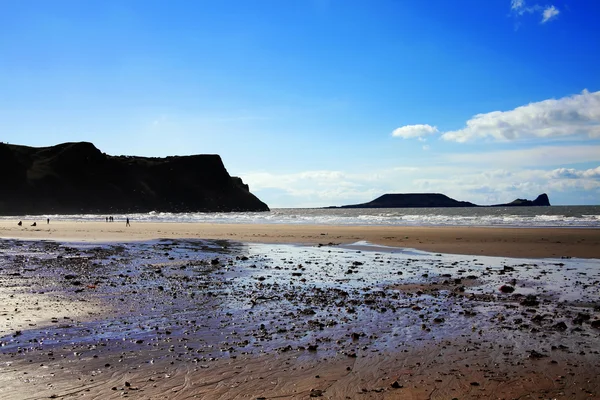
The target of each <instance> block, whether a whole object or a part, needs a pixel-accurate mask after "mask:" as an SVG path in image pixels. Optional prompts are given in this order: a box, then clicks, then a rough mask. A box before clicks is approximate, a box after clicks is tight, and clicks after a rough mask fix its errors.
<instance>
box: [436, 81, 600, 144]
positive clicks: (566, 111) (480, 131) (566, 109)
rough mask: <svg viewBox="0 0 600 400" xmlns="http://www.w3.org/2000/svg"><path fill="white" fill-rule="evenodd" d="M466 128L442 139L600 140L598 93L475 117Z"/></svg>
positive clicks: (531, 104)
mask: <svg viewBox="0 0 600 400" xmlns="http://www.w3.org/2000/svg"><path fill="white" fill-rule="evenodd" d="M466 125H467V126H466V127H465V128H463V129H459V130H457V131H450V132H446V133H444V134H443V135H442V139H444V140H451V141H456V142H466V141H469V140H473V139H478V138H486V137H490V138H493V139H496V140H500V141H506V140H516V139H525V138H536V137H537V138H553V137H564V136H574V135H581V136H586V137H588V138H600V91H598V92H594V93H590V92H588V91H587V90H584V91H583V92H582V93H581V94H578V95H574V96H570V97H563V98H561V99H558V100H555V99H550V100H544V101H540V102H537V103H530V104H528V105H526V106H521V107H517V108H515V109H514V110H510V111H493V112H489V113H486V114H477V115H475V116H474V117H473V118H471V119H470V120H468V121H467V123H466Z"/></svg>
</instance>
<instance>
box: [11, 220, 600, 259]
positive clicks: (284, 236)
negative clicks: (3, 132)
mask: <svg viewBox="0 0 600 400" xmlns="http://www.w3.org/2000/svg"><path fill="white" fill-rule="evenodd" d="M24 225H25V226H17V221H11V220H2V221H0V238H2V239H24V240H53V241H72V242H130V241H147V240H154V239H212V240H230V241H235V242H241V243H244V242H247V243H268V244H277V243H281V244H283V243H287V244H300V245H338V244H352V243H356V242H359V241H366V242H369V243H372V244H375V245H382V246H388V247H396V248H411V249H417V250H422V251H428V252H433V253H446V254H463V255H481V256H495V257H512V258H570V257H576V258H594V259H595V258H598V259H600V229H596V228H539V227H534V228H508V227H462V226H461V227H429V226H411V227H406V226H372V225H369V226H358V225H300V224H298V225H291V224H237V223H236V224H219V223H188V222H186V223H175V222H136V221H131V226H130V227H126V226H125V223H123V222H113V223H110V222H109V223H106V222H97V221H50V224H46V223H40V224H39V225H37V226H36V227H32V226H30V222H29V221H28V222H26V223H25V224H24Z"/></svg>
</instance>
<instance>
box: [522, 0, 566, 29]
mask: <svg viewBox="0 0 600 400" xmlns="http://www.w3.org/2000/svg"><path fill="white" fill-rule="evenodd" d="M510 10H511V11H512V13H513V14H514V15H515V16H516V17H520V16H522V15H524V14H538V13H539V15H540V16H541V18H542V20H541V23H542V24H544V23H546V22H548V21H551V20H553V19H556V17H557V16H558V14H560V11H559V9H558V8H556V7H555V6H554V5H546V6H542V5H539V4H534V5H527V3H526V2H525V0H511V2H510Z"/></svg>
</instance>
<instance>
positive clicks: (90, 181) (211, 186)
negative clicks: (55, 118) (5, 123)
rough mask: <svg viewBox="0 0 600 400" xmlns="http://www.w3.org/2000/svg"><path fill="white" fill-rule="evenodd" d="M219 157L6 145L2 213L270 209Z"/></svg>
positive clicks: (1, 154)
mask: <svg viewBox="0 0 600 400" xmlns="http://www.w3.org/2000/svg"><path fill="white" fill-rule="evenodd" d="M268 210H269V208H268V207H267V205H266V204H265V203H263V202H262V201H260V200H259V199H258V198H257V197H256V196H254V195H253V194H252V193H250V191H249V189H248V185H245V184H244V183H243V182H242V180H241V179H240V178H237V177H231V176H230V175H229V173H228V172H227V170H226V169H225V166H224V165H223V162H222V161H221V158H220V157H219V156H218V155H193V156H173V157H166V158H149V157H133V156H109V155H106V154H104V153H102V152H101V151H100V150H98V149H97V148H96V147H95V146H94V145H93V144H91V143H87V142H81V143H63V144H59V145H57V146H52V147H40V148H37V147H27V146H18V145H9V144H5V143H0V214H3V215H16V214H54V213H56V214H81V213H102V214H104V213H133V212H149V211H160V212H194V211H203V212H213V211H224V212H227V211H268Z"/></svg>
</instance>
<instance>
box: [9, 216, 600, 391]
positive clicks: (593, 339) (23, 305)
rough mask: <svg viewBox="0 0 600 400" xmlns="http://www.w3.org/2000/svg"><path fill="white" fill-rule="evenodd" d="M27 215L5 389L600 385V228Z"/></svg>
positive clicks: (13, 231) (14, 281) (19, 239)
mask: <svg viewBox="0 0 600 400" xmlns="http://www.w3.org/2000/svg"><path fill="white" fill-rule="evenodd" d="M31 223H32V221H24V224H23V225H24V226H21V227H19V226H17V224H16V221H6V220H5V221H2V222H1V223H0V237H1V238H2V239H1V240H0V304H1V306H0V316H2V319H1V322H0V398H3V399H5V398H6V399H42V398H67V399H70V398H83V399H86V398H87V399H118V398H133V399H197V398H200V399H307V398H319V397H320V398H329V399H418V400H420V399H423V400H425V399H517V398H519V399H526V398H536V399H537V398H541V399H554V398H564V399H598V398H600V386H599V385H598V381H597V378H596V377H597V375H598V373H599V371H600V364H599V362H598V360H599V358H598V355H599V353H598V349H599V348H600V293H599V292H598V287H599V282H600V268H598V261H597V260H598V259H599V258H600V254H599V250H598V249H599V248H600V243H599V230H596V229H512V228H497V229H496V228H428V227H427V228H419V227H414V228H407V227H375V226H369V227H358V226H317V225H312V226H304V225H250V224H246V225H245V224H192V223H188V224H175V223H139V222H136V221H132V225H131V227H125V224H124V223H120V222H115V223H104V222H63V221H50V224H46V223H40V222H38V226H36V227H31V226H30V224H31ZM357 242H358V244H357ZM365 242H369V243H371V244H374V245H381V246H384V247H377V246H371V245H367V244H365ZM297 244H299V245H300V246H297ZM386 246H391V247H386ZM408 249H417V250H423V251H427V252H420V251H412V250H408Z"/></svg>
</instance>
